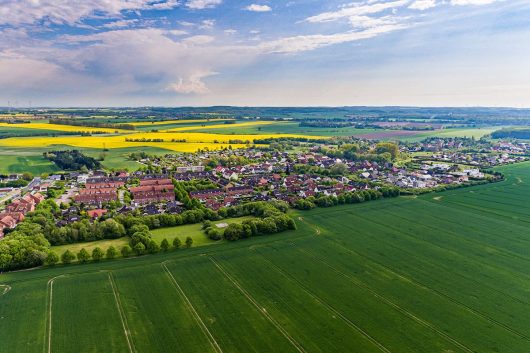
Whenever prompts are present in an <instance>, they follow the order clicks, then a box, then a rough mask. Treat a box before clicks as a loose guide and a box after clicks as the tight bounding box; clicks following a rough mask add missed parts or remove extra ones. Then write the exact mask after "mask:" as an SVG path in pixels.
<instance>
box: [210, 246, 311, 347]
mask: <svg viewBox="0 0 530 353" xmlns="http://www.w3.org/2000/svg"><path fill="white" fill-rule="evenodd" d="M209 259H210V261H211V262H212V263H213V264H214V265H215V267H217V269H218V270H219V272H221V273H222V274H223V275H224V276H225V277H226V278H227V279H228V280H229V281H230V282H231V283H232V284H233V285H234V286H235V287H236V288H237V289H238V290H239V291H240V292H241V294H243V295H244V296H245V297H246V298H247V300H248V301H249V302H250V303H251V304H252V305H254V306H255V307H256V309H257V310H258V311H259V312H260V313H261V314H262V315H263V316H264V317H265V318H266V319H267V320H268V321H269V322H270V323H271V324H272V325H273V326H274V327H276V329H277V330H278V331H279V332H280V333H281V334H282V335H283V336H284V337H285V338H286V339H287V340H288V341H289V342H290V343H291V344H292V345H293V347H294V348H295V349H296V350H297V351H298V352H300V353H307V352H306V351H305V349H304V347H303V346H302V345H301V344H300V343H298V342H297V341H296V340H295V339H294V338H293V337H292V336H291V335H290V334H289V332H287V331H286V330H285V329H284V328H283V327H282V326H281V325H280V323H279V322H278V321H276V320H275V319H274V318H273V317H272V316H271V315H270V314H269V313H268V312H267V310H266V309H265V308H264V307H263V306H261V305H260V304H259V303H258V302H257V301H256V299H254V298H253V297H252V296H251V295H250V293H249V292H247V291H246V290H245V289H244V288H243V287H242V286H241V285H240V284H239V283H238V282H237V281H236V280H235V279H234V278H232V276H230V274H228V272H227V271H226V270H225V269H224V268H223V267H222V266H221V265H220V264H219V263H218V262H217V261H216V260H215V259H214V258H213V257H212V256H209Z"/></svg>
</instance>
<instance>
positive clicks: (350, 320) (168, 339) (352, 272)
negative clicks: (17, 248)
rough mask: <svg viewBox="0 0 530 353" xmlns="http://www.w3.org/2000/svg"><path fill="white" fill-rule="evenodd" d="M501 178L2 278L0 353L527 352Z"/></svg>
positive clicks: (512, 179)
mask: <svg viewBox="0 0 530 353" xmlns="http://www.w3.org/2000/svg"><path fill="white" fill-rule="evenodd" d="M501 170H502V171H503V172H504V173H505V174H506V176H507V178H506V180H505V181H503V182H500V183H496V184H489V185H483V186H477V187H472V188H466V189H460V190H453V191H447V192H444V193H438V194H426V195H423V196H419V197H416V198H404V197H402V198H397V199H388V200H383V201H375V202H368V203H364V204H360V205H350V206H340V207H334V208H329V209H317V210H313V211H309V212H298V213H293V216H294V217H296V219H297V224H298V228H299V229H298V230H296V231H291V232H286V233H282V234H277V235H274V236H267V237H257V238H254V239H252V240H247V241H239V242H236V243H220V244H219V245H212V246H206V247H195V248H192V249H189V250H183V251H174V252H169V253H165V254H159V255H153V256H144V257H140V258H132V259H128V260H114V261H103V262H101V263H99V264H89V265H72V266H68V267H62V266H57V267H55V268H47V269H40V270H34V271H25V272H18V273H7V274H2V275H1V277H0V283H1V284H2V285H4V286H9V288H10V290H7V292H4V291H2V290H0V295H1V296H0V342H2V343H1V344H0V352H39V353H40V352H50V351H53V352H60V351H64V352H71V351H75V352H96V351H113V352H326V353H328V352H359V353H371V352H384V353H389V352H391V353H431V352H432V353H449V352H451V353H457V352H458V353H460V352H463V353H472V352H476V353H493V352H496V353H528V352H530V298H529V296H528V293H530V273H529V271H528V269H529V265H530V255H529V254H530V235H529V232H528V227H529V225H530V200H529V199H528V197H527V195H529V194H530V163H525V164H520V165H514V166H508V167H504V168H501ZM61 275H62V276H63V277H57V276H61ZM54 278H55V279H54ZM52 279H53V280H52ZM50 280H51V281H50ZM3 288H4V290H5V288H8V287H3ZM2 293H5V294H2ZM74 321H75V322H74ZM49 323H51V326H50V324H49ZM68 323H70V325H68V326H67V324H68ZM80 332H82V334H83V337H80V335H81V333H80ZM102 332H106V334H102ZM65 333H66V334H65ZM50 347H51V349H50ZM102 347H103V348H102Z"/></svg>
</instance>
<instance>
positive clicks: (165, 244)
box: [160, 238, 169, 251]
mask: <svg viewBox="0 0 530 353" xmlns="http://www.w3.org/2000/svg"><path fill="white" fill-rule="evenodd" d="M160 248H161V249H162V251H168V249H169V242H168V241H167V239H166V238H164V239H162V242H161V243H160Z"/></svg>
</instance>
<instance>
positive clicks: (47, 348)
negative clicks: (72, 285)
mask: <svg viewBox="0 0 530 353" xmlns="http://www.w3.org/2000/svg"><path fill="white" fill-rule="evenodd" d="M64 276H65V275H59V276H55V277H53V278H51V279H50V280H49V281H48V283H46V289H47V291H46V292H47V296H46V314H45V318H46V319H45V320H46V321H45V323H46V324H45V330H44V334H45V338H44V342H45V343H44V352H47V353H51V351H52V307H53V282H54V281H55V280H56V279H57V278H60V277H64Z"/></svg>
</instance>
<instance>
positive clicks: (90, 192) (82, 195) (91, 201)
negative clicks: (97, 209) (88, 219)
mask: <svg viewBox="0 0 530 353" xmlns="http://www.w3.org/2000/svg"><path fill="white" fill-rule="evenodd" d="M74 200H75V201H76V202H82V203H85V204H88V205H95V204H100V203H103V202H110V201H116V200H118V192H117V189H116V188H112V187H110V188H96V189H80V190H79V194H78V195H76V196H75V197H74Z"/></svg>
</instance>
